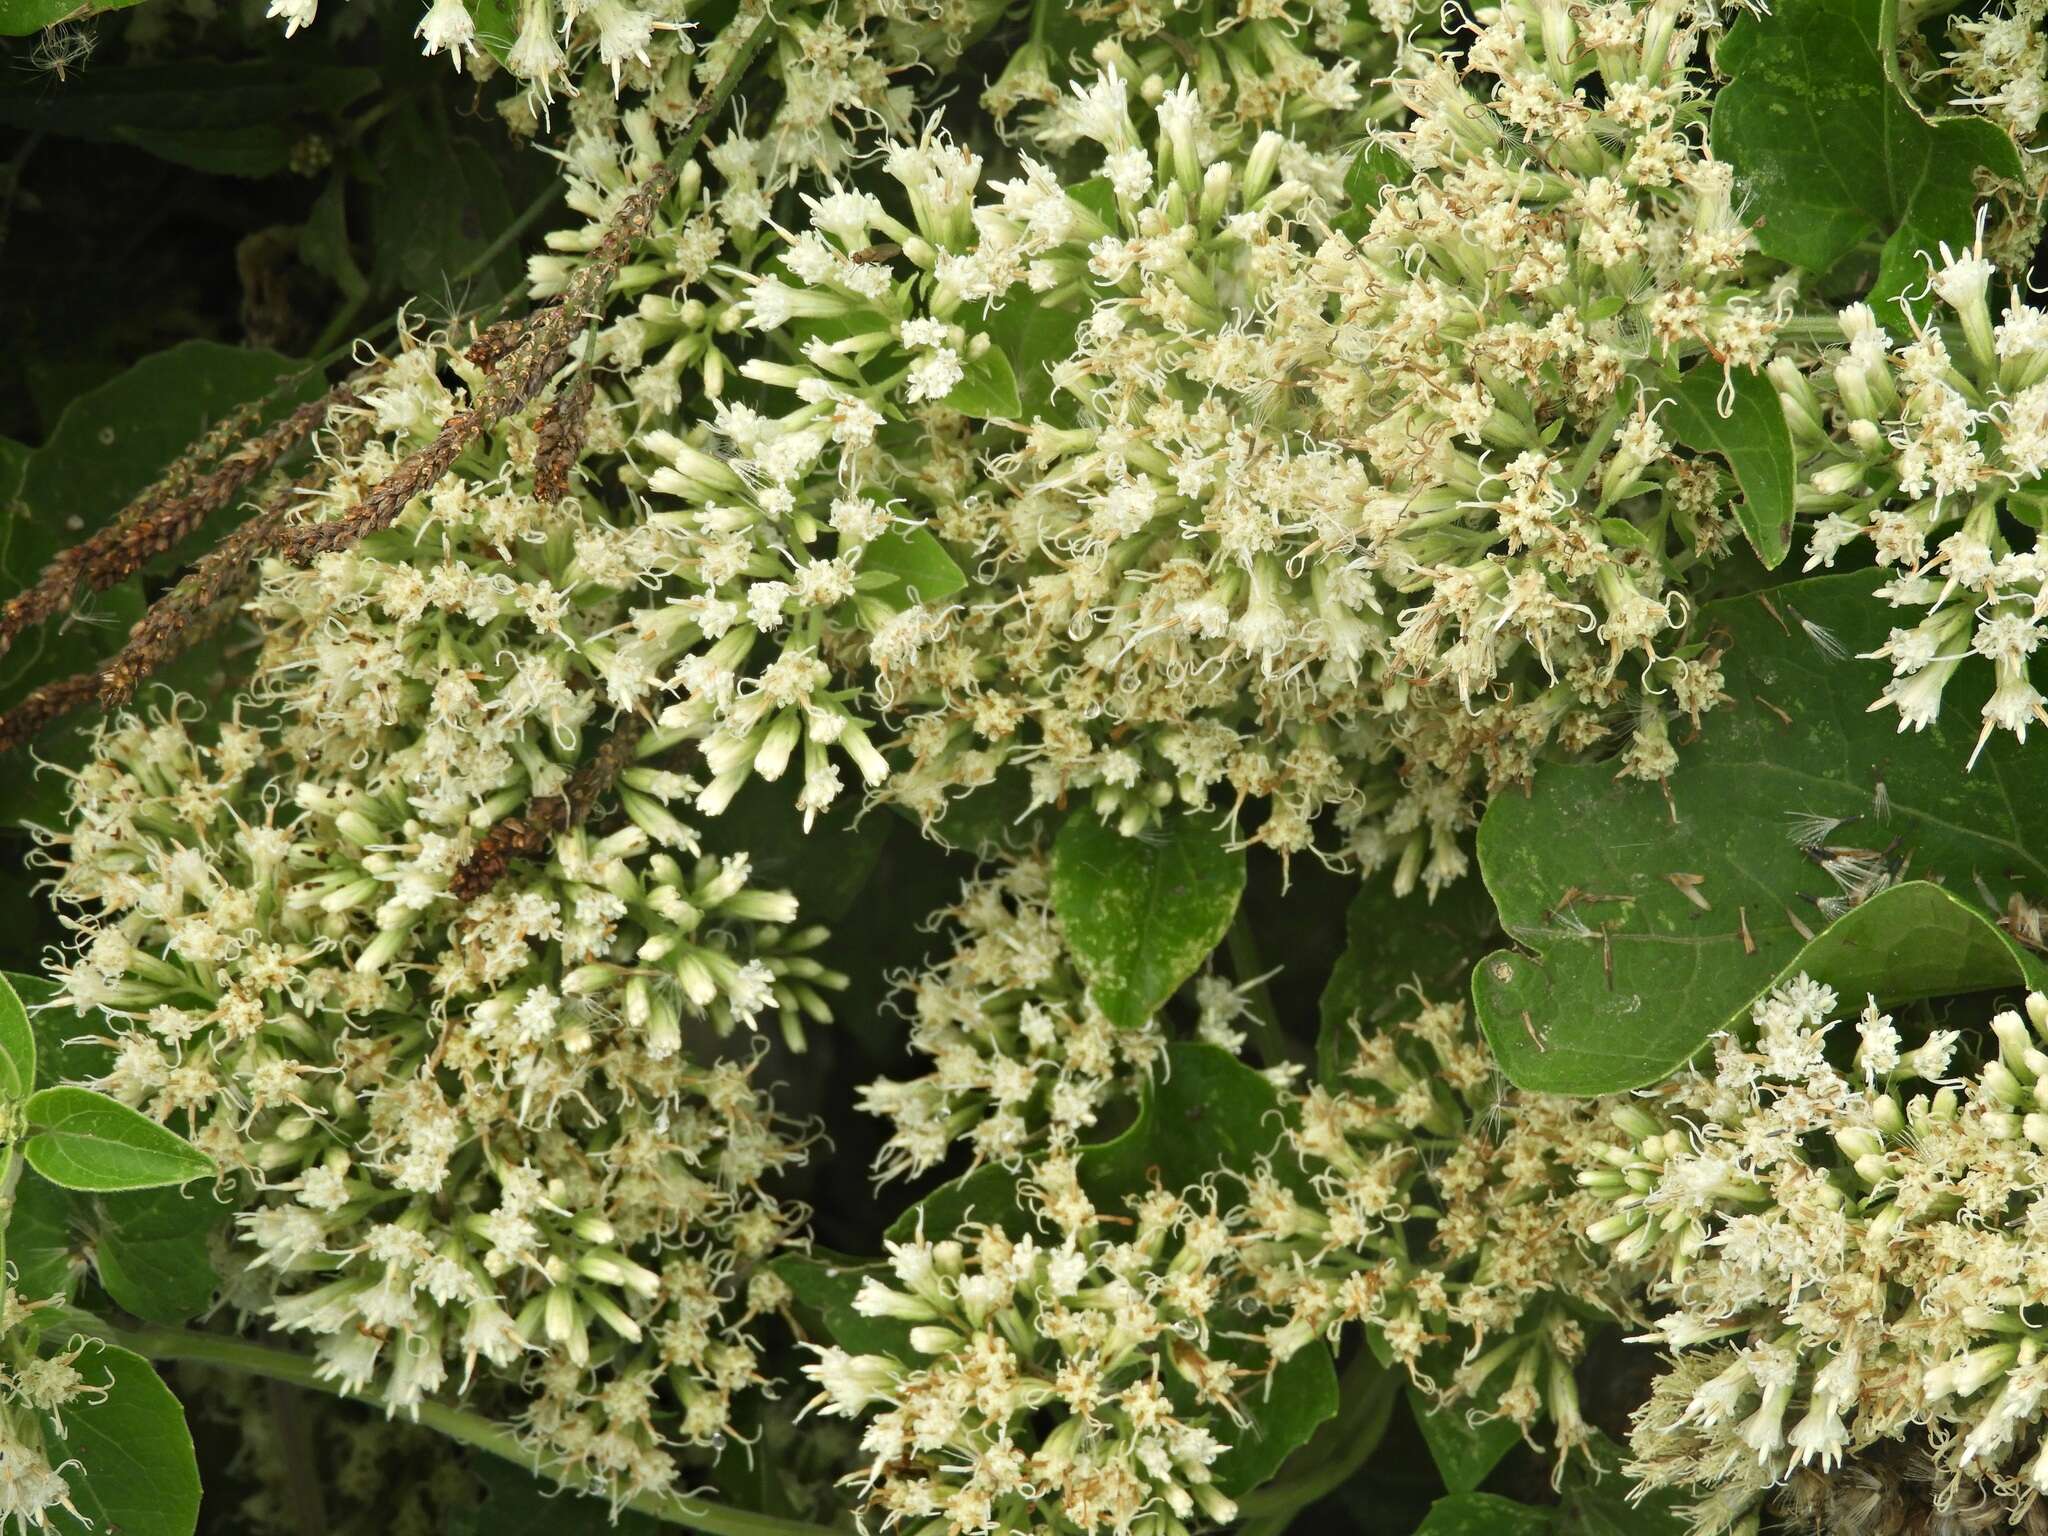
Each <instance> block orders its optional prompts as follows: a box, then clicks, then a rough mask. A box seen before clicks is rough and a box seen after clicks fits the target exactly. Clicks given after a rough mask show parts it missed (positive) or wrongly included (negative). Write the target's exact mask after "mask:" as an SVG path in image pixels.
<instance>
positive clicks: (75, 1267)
mask: <svg viewBox="0 0 2048 1536" xmlns="http://www.w3.org/2000/svg"><path fill="white" fill-rule="evenodd" d="M7 1263H8V1266H9V1267H10V1268H11V1269H12V1270H13V1271H14V1288H15V1290H17V1291H19V1292H20V1293H21V1294H22V1296H24V1297H26V1298H27V1299H28V1300H30V1301H42V1300H44V1299H46V1298H48V1297H51V1296H62V1297H63V1298H64V1299H65V1300H66V1301H69V1300H70V1299H71V1298H72V1297H73V1296H74V1295H75V1294H77V1291H78V1282H79V1279H80V1277H81V1276H83V1275H84V1273H85V1270H86V1260H85V1249H84V1244H83V1243H81V1242H80V1241H79V1237H78V1233H77V1232H76V1230H75V1229H74V1228H73V1227H72V1224H71V1196H70V1195H68V1194H67V1193H65V1192H64V1191H63V1190H61V1189H59V1188H58V1187H57V1186H56V1185H54V1184H52V1183H51V1182H50V1181H49V1180H48V1179H46V1178H43V1177H41V1176H40V1175H39V1174H37V1173H36V1172H35V1170H34V1169H32V1168H24V1169H22V1171H21V1180H20V1182H19V1183H17V1184H16V1185H15V1186H14V1204H13V1206H12V1207H10V1208H9V1210H8V1212H7Z"/></svg>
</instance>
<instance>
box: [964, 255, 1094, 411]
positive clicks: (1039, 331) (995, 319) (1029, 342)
mask: <svg viewBox="0 0 2048 1536" xmlns="http://www.w3.org/2000/svg"><path fill="white" fill-rule="evenodd" d="M980 325H981V328H982V329H983V330H984V331H986V332H988V334H989V337H990V339H991V340H992V341H994V343H995V344H996V345H997V346H999V347H1001V348H1002V349H1003V354H1004V356H1006V357H1008V358H1009V359H1010V361H1011V363H1012V364H1013V365H1014V371H1015V374H1016V384H1017V397H1018V401H1019V408H1018V410H1017V412H1016V413H1015V414H1016V417H1017V419H1020V420H1024V421H1030V420H1033V419H1035V418H1038V417H1044V418H1045V419H1046V420H1047V421H1050V422H1052V423H1054V424H1055V425H1057V426H1063V427H1065V426H1072V425H1073V424H1074V401H1073V397H1072V396H1070V395H1067V394H1064V393H1055V391H1054V389H1053V387H1052V373H1051V369H1052V367H1053V366H1054V365H1055V364H1058V363H1062V362H1065V361H1066V360H1067V359H1068V358H1070V357H1072V356H1073V355H1074V350H1075V348H1074V333H1075V332H1076V331H1078V330H1079V329H1080V326H1081V313H1080V311H1079V310H1075V309H1050V308H1047V307H1045V306H1044V305H1043V304H1042V303H1041V302H1040V301H1039V298H1038V295H1036V294H1033V293H1029V292H1027V291H1026V290H1024V289H1021V288H1013V289H1011V290H1010V292H1009V293H1008V294H1007V295H1005V296H1004V298H1003V301H1002V303H1001V304H999V305H998V306H997V307H996V308H995V310H994V311H993V312H991V313H990V315H989V316H988V318H987V319H985V320H983V321H981V322H980Z"/></svg>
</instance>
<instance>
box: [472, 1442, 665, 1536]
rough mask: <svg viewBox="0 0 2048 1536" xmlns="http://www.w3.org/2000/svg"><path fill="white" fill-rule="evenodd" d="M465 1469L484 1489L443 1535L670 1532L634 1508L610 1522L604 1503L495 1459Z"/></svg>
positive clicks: (644, 1535)
mask: <svg viewBox="0 0 2048 1536" xmlns="http://www.w3.org/2000/svg"><path fill="white" fill-rule="evenodd" d="M470 1470H471V1471H472V1472H474V1473H475V1474H476V1478H477V1481H478V1482H480V1483H482V1484H483V1485H484V1497H483V1502H482V1503H481V1504H479V1505H478V1506H477V1507H476V1508H475V1509H473V1510H465V1511H464V1512H463V1513H462V1515H461V1516H460V1517H459V1519H458V1520H457V1521H456V1522H455V1524H454V1525H453V1526H452V1527H451V1528H450V1530H449V1531H448V1536H659V1533H661V1532H664V1531H668V1530H671V1529H673V1527H670V1526H665V1525H663V1524H661V1522H659V1521H657V1520H656V1519H654V1518H653V1516H651V1515H643V1514H641V1513H640V1512H639V1511H638V1510H632V1509H622V1510H620V1511H619V1512H618V1515H617V1518H616V1519H614V1518H613V1515H612V1511H611V1508H610V1506H609V1505H607V1504H606V1503H605V1501H604V1500H602V1499H594V1498H590V1497H587V1496H585V1495H582V1494H576V1493H570V1492H568V1491H566V1490H565V1489H563V1487H562V1486H561V1485H560V1484H559V1483H552V1482H549V1481H548V1480H547V1479H545V1478H542V1477H537V1476H535V1475H534V1474H533V1473H532V1472H530V1471H528V1470H527V1469H526V1468H525V1467H522V1466H515V1465H513V1464H512V1463H511V1462H509V1461H505V1460H502V1459H501V1458H499V1457H496V1456H478V1457H476V1458H475V1459H474V1460H473V1461H472V1462H471V1464H470Z"/></svg>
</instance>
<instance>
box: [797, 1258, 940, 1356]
mask: <svg viewBox="0 0 2048 1536" xmlns="http://www.w3.org/2000/svg"><path fill="white" fill-rule="evenodd" d="M769 1268H770V1269H772V1270H774V1271H775V1273H776V1274H778V1275H780V1276H781V1277H782V1279H783V1280H784V1281H785V1282H786V1283H787V1284H788V1286H789V1288H790V1289H791V1290H792V1291H794V1292H795V1293H796V1302H797V1306H798V1307H799V1308H801V1309H802V1310H803V1311H804V1312H806V1313H808V1314H810V1316H811V1317H813V1318H814V1319H816V1320H817V1322H818V1323H819V1324H820V1325H822V1326H823V1328H824V1330H825V1332H826V1334H827V1335H829V1336H830V1338H831V1340H832V1342H833V1343H834V1344H837V1345H838V1346H839V1347H840V1348H841V1349H846V1350H851V1351H852V1352H853V1353H855V1354H857V1355H890V1356H893V1357H894V1358H896V1359H898V1360H905V1361H915V1360H917V1359H920V1358H921V1357H920V1356H919V1355H918V1354H917V1352H916V1351H915V1350H913V1349H912V1348H911V1347H910V1324H908V1323H906V1322H902V1321H899V1320H897V1319H895V1318H888V1317H862V1316H861V1315H860V1313H858V1312H856V1311H854V1309H853V1298H854V1296H855V1295H856V1294H858V1293H859V1291H860V1285H861V1281H862V1280H864V1279H866V1278H867V1277H868V1276H869V1275H875V1276H877V1277H879V1278H880V1279H881V1280H883V1281H884V1282H891V1276H890V1272H889V1267H888V1266H887V1265H886V1264H879V1263H875V1262H872V1261H864V1260H860V1259H848V1258H844V1257H842V1256H838V1255H830V1256H828V1255H823V1254H820V1253H817V1252H815V1251H814V1252H812V1253H808V1254H794V1253H792V1254H785V1255H783V1256H782V1257H781V1258H779V1259H777V1260H775V1261H774V1262H773V1263H772V1264H770V1265H769Z"/></svg>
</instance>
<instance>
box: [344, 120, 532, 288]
mask: <svg viewBox="0 0 2048 1536" xmlns="http://www.w3.org/2000/svg"><path fill="white" fill-rule="evenodd" d="M376 174H377V189H376V195H375V197H374V198H372V199H371V201H370V204H369V209H370V221H369V222H370V230H369V233H370V245H371V250H372V253H373V254H372V257H371V272H370V279H371V283H372V285H373V286H375V287H377V288H380V289H381V288H388V287H391V286H396V287H398V288H400V289H403V290H406V291H408V292H412V293H417V294H419V295H421V296H422V297H423V298H431V299H434V300H437V301H440V302H444V303H447V302H453V303H457V304H474V303H476V302H477V301H478V300H479V299H480V298H484V297H489V296H491V295H493V294H495V293H497V292H500V291H502V290H503V289H504V288H505V287H507V286H509V285H510V284H511V283H512V282H513V281H515V280H516V278H517V275H518V267H519V259H518V253H517V251H516V250H513V249H511V248H508V249H507V250H506V252H505V253H504V255H503V256H502V257H500V258H499V259H498V260H497V261H496V262H495V263H494V264H493V266H492V268H491V269H490V276H491V279H492V281H491V282H489V283H483V282H482V281H481V280H479V283H478V286H477V287H476V288H475V289H474V290H472V291H470V292H467V293H464V294H459V295H457V294H453V293H451V291H450V288H449V280H450V279H451V278H453V277H454V275H455V274H456V273H457V272H459V271H461V270H462V269H463V268H464V267H466V266H468V264H469V263H470V262H472V261H474V260H475V259H477V258H478V257H479V256H481V255H482V254H483V252H484V249H485V248H486V247H487V246H488V245H489V244H490V243H491V241H492V240H493V239H494V238H496V236H497V234H498V232H499V231H500V230H502V229H504V228H505V226H506V225H508V224H510V223H511V222H512V216H513V215H512V205H511V202H510V201H509V200H508V198H507V197H506V195H505V187H504V176H503V174H502V172H501V171H500V168H499V167H498V166H497V165H495V164H494V163H493V162H492V160H491V159H490V157H489V156H488V155H485V154H484V153H483V152H482V151H481V150H480V149H479V148H478V147H477V146H476V145H475V144H474V143H472V142H471V141H470V140H468V139H466V138H460V137H457V136H456V135H454V134H452V133H451V132H450V131H449V129H448V126H447V125H446V124H445V123H443V122H438V121H435V120H433V119H432V117H431V114H429V113H428V112H427V111H425V110H423V109H422V108H421V107H420V106H417V105H413V104H407V105H404V106H401V107H400V108H399V109H398V110H397V111H395V112H394V113H393V114H392V116H391V120H390V123H389V125H388V126H387V127H386V128H385V130H384V131H383V132H382V133H381V134H379V136H378V140H377V159H376Z"/></svg>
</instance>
